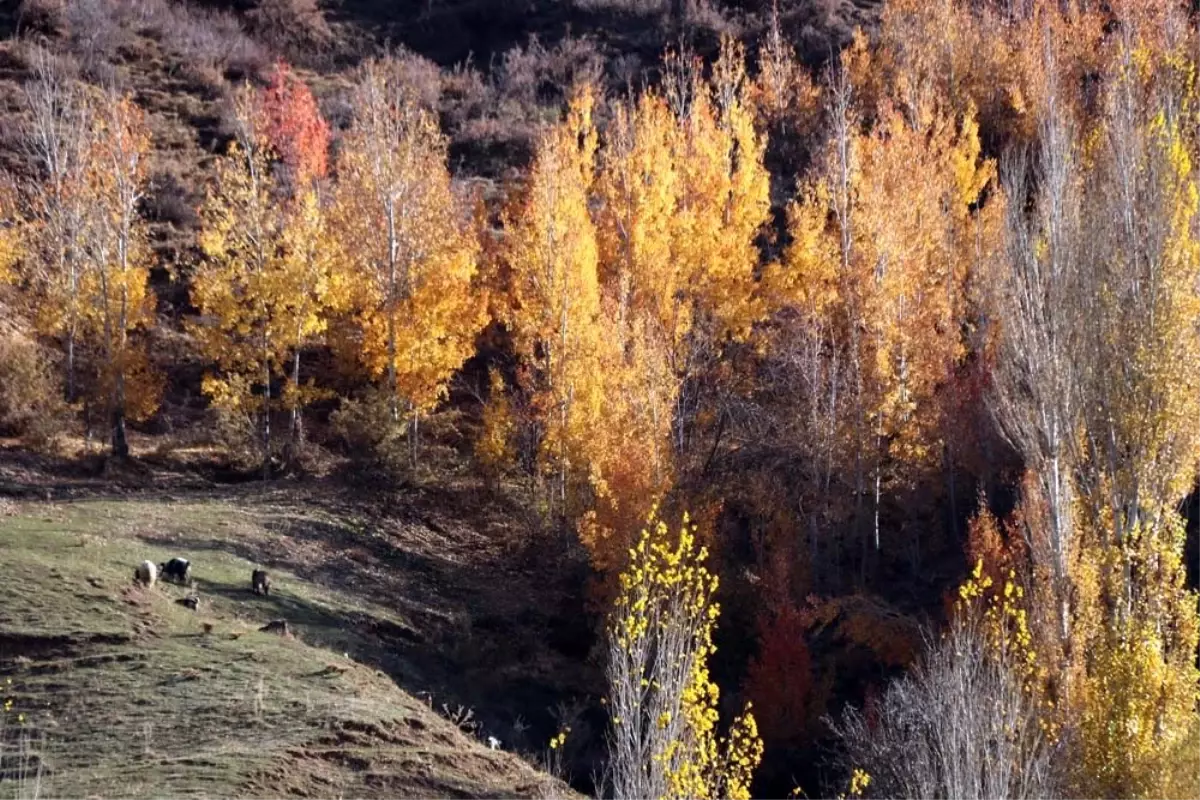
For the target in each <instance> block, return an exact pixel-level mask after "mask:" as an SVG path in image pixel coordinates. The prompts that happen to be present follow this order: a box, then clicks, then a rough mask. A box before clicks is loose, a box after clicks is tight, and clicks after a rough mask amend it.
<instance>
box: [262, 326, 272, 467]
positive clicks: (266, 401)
mask: <svg viewBox="0 0 1200 800" xmlns="http://www.w3.org/2000/svg"><path fill="white" fill-rule="evenodd" d="M263 349H264V350H265V349H266V347H265V344H264V347H263ZM262 433H263V464H262V479H263V480H264V481H265V480H267V479H269V478H270V477H271V362H270V360H269V359H267V358H266V356H265V355H264V357H263V431H262Z"/></svg>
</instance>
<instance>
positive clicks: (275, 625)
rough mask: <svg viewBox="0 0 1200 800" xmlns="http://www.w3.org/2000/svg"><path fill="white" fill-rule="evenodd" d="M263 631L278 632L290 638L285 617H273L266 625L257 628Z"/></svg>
mask: <svg viewBox="0 0 1200 800" xmlns="http://www.w3.org/2000/svg"><path fill="white" fill-rule="evenodd" d="M259 630H260V631H262V632H263V633H278V634H279V635H280V636H282V637H284V638H291V635H292V632H291V631H290V630H289V629H288V624H287V620H286V619H273V620H271V621H270V622H268V623H267V624H266V625H263V626H262V627H261V628H259Z"/></svg>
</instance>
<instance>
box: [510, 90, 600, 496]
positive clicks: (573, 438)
mask: <svg viewBox="0 0 1200 800" xmlns="http://www.w3.org/2000/svg"><path fill="white" fill-rule="evenodd" d="M593 103H594V99H593V96H592V90H591V88H590V87H587V86H583V87H580V88H579V89H578V90H577V91H576V93H575V95H574V96H573V98H572V99H571V102H570V106H569V109H568V111H567V116H566V119H565V120H564V121H562V122H561V123H559V124H558V125H557V126H555V127H554V128H553V129H551V130H550V131H548V132H547V133H546V134H545V135H544V137H543V138H542V141H541V143H540V144H539V147H538V152H537V157H536V159H535V160H534V164H533V167H532V170H531V173H530V177H529V183H528V187H527V189H526V192H525V195H524V197H523V198H522V199H521V201H520V202H519V204H517V205H516V206H515V207H514V209H513V210H511V211H510V212H509V213H508V214H507V215H506V216H505V220H504V229H505V232H506V247H505V261H506V263H507V264H508V267H509V269H510V270H511V272H512V278H511V281H512V298H511V300H512V306H511V310H510V311H509V313H508V316H507V318H506V319H505V322H506V324H507V325H508V326H509V328H510V330H511V331H512V333H513V338H514V342H515V345H516V349H517V352H518V354H519V356H520V357H521V358H522V359H523V361H524V362H525V363H527V364H529V365H531V366H532V368H533V372H532V374H531V375H530V381H531V385H530V386H529V387H528V389H529V391H530V394H531V395H532V397H533V405H534V408H535V413H536V415H537V418H538V420H539V422H540V424H541V426H542V437H541V443H540V445H539V449H538V463H539V466H540V467H541V469H542V470H543V471H545V472H546V473H547V474H551V475H554V476H555V478H554V481H555V485H554V499H555V500H556V501H557V502H558V504H559V509H560V513H562V514H563V515H566V514H568V513H570V511H571V510H573V509H574V508H575V507H576V501H577V497H576V489H577V488H578V487H579V486H581V485H583V483H584V482H585V481H586V480H587V476H588V472H587V470H588V459H587V455H586V454H587V452H588V446H589V440H590V439H591V437H593V436H594V435H595V431H596V429H597V428H598V427H601V426H602V425H603V414H604V399H605V398H604V393H603V384H602V380H603V371H602V367H603V363H604V360H603V358H602V348H603V346H604V340H605V337H606V336H607V332H606V331H605V329H604V327H603V326H602V324H601V307H600V283H599V275H598V255H597V245H596V233H595V228H594V227H593V224H592V220H591V217H590V215H589V213H588V190H589V189H590V187H591V184H592V181H593V169H594V155H595V150H596V133H595V129H594V128H593V127H592V107H593Z"/></svg>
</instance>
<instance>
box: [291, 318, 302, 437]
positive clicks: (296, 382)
mask: <svg viewBox="0 0 1200 800" xmlns="http://www.w3.org/2000/svg"><path fill="white" fill-rule="evenodd" d="M297 341H299V339H297ZM292 386H294V387H295V390H296V392H297V394H296V399H295V400H294V401H293V403H292V452H293V453H294V454H296V455H299V453H300V449H301V448H302V447H303V446H304V415H303V414H302V413H301V411H300V408H301V406H300V395H299V392H300V348H299V346H297V348H296V352H295V354H294V355H293V356H292Z"/></svg>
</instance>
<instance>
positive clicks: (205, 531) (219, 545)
mask: <svg viewBox="0 0 1200 800" xmlns="http://www.w3.org/2000/svg"><path fill="white" fill-rule="evenodd" d="M5 508H7V509H8V512H7V515H4V516H0V574H2V575H3V581H0V679H5V678H11V679H12V684H11V686H10V687H8V692H7V695H8V696H10V697H11V698H12V699H13V700H14V707H13V710H12V711H11V712H10V714H9V715H8V716H9V723H10V725H9V731H10V733H11V732H12V730H13V725H14V724H15V720H14V719H13V716H14V715H15V714H17V713H18V712H23V713H25V714H26V715H27V721H26V725H27V726H30V728H31V729H32V730H35V731H37V732H39V733H40V734H44V736H45V747H44V749H45V752H46V756H45V760H46V765H47V767H48V768H49V774H48V775H47V777H46V779H45V785H44V787H43V792H42V794H43V795H49V796H72V797H82V796H113V795H117V796H129V797H138V796H164V795H169V796H263V795H267V796H282V795H285V794H297V795H301V796H303V795H319V796H355V797H369V796H405V795H422V796H479V795H487V796H538V795H545V794H558V793H561V792H565V791H566V790H565V789H564V787H562V785H561V784H557V783H555V782H553V781H551V780H550V779H548V778H546V777H545V776H543V775H541V774H539V773H537V772H536V771H535V770H533V769H532V768H530V767H528V766H527V765H526V764H525V763H524V762H522V761H520V760H519V759H517V758H516V757H515V756H512V755H510V754H507V753H504V752H492V751H489V750H487V749H486V748H485V747H483V746H482V745H481V744H479V743H478V742H477V741H476V740H474V739H472V738H471V737H468V736H466V735H464V734H463V733H461V732H460V731H459V730H458V729H457V728H456V727H454V726H453V725H451V724H450V723H449V722H447V721H445V720H444V719H442V718H441V717H440V716H439V715H438V714H436V713H434V712H433V711H431V710H430V708H429V706H428V705H427V704H426V703H425V702H422V701H421V700H418V699H416V698H415V697H413V696H412V695H410V694H408V693H406V692H404V691H401V690H400V689H398V688H397V687H396V684H395V683H394V682H393V680H392V679H390V678H389V677H386V676H385V675H384V673H383V672H380V671H377V670H375V669H373V668H371V667H368V666H365V665H363V664H360V663H356V662H355V661H354V660H351V659H350V658H347V657H346V655H344V653H351V654H354V655H356V656H362V655H366V656H374V657H372V658H369V659H365V660H371V661H374V662H375V663H381V660H380V657H382V656H383V655H385V651H388V650H391V649H392V648H391V647H390V646H389V643H390V642H393V641H403V642H410V643H412V642H417V641H420V640H421V638H422V634H421V633H420V632H419V631H417V630H415V629H414V628H413V627H412V624H411V622H410V619H408V618H406V615H405V614H403V613H400V612H397V611H394V610H391V609H389V608H386V607H383V606H381V605H376V604H374V603H371V602H366V601H363V600H362V599H359V598H356V597H355V595H354V594H353V593H352V592H350V591H342V590H338V589H334V588H325V587H322V586H321V585H319V584H317V583H315V582H310V581H307V580H305V579H303V578H301V577H298V576H297V575H295V574H292V573H289V572H287V571H281V570H279V569H276V568H273V569H272V573H273V579H274V591H273V593H272V596H271V597H270V598H269V599H268V598H258V597H255V596H254V595H253V594H252V593H251V592H250V591H249V575H250V571H251V569H252V568H253V566H254V564H253V563H252V562H251V561H247V560H245V559H244V558H242V557H240V556H239V555H236V554H235V553H236V552H238V550H239V549H240V548H239V542H238V541H237V539H238V537H239V535H244V537H245V541H244V543H243V544H242V546H241V549H244V548H252V547H253V546H254V545H253V542H254V541H255V540H256V536H255V533H256V532H257V533H258V534H261V533H262V532H263V531H264V529H263V527H262V526H263V525H264V523H267V522H268V521H269V520H270V521H274V522H276V523H282V522H283V521H284V520H283V518H282V517H281V514H280V512H281V510H280V509H274V510H273V511H271V510H268V509H263V508H250V509H247V508H244V507H240V506H239V505H238V504H237V503H231V502H228V501H225V500H221V499H215V498H214V499H194V500H188V501H174V502H172V501H170V500H154V501H151V500H99V499H97V500H83V501H78V502H71V503H66V504H55V505H51V504H45V503H23V504H19V505H13V504H11V503H7V504H6V506H5ZM0 514H4V511H3V509H0ZM309 522H311V523H312V524H313V525H314V526H316V527H317V528H318V529H319V526H320V525H321V524H326V525H328V524H330V522H329V521H328V520H325V521H324V522H322V521H321V520H318V519H312V520H309ZM363 535H364V536H367V535H368V534H366V533H365V532H364V533H363ZM176 538H185V539H188V540H190V541H193V542H197V543H200V544H199V547H193V548H192V549H191V550H181V549H180V547H179V546H172V544H173V540H175V539H176ZM285 543H286V544H285ZM279 545H280V546H281V547H286V548H287V549H288V550H289V553H287V554H286V556H287V557H286V558H284V559H282V560H287V559H288V558H291V559H294V560H295V561H296V563H298V564H299V563H302V562H305V561H306V559H305V558H304V554H303V553H302V552H299V551H298V549H295V550H294V549H293V548H299V547H301V546H302V545H301V544H300V543H299V542H298V541H296V540H290V539H288V538H287V537H281V538H280V540H279ZM313 546H314V547H318V546H319V544H314V545H313ZM199 548H203V549H199ZM180 552H184V553H186V555H188V556H190V557H191V558H192V559H193V562H194V565H195V566H194V569H195V571H196V576H197V584H198V585H197V589H198V592H199V594H200V596H201V597H202V599H203V605H202V607H201V610H200V612H199V613H195V612H192V611H189V610H187V609H186V608H184V607H182V606H180V605H177V604H176V603H175V602H174V601H175V600H176V599H177V598H179V597H182V596H183V595H184V593H185V592H184V590H183V589H182V588H180V587H176V586H163V585H160V586H159V587H157V588H155V589H153V590H141V589H137V588H134V587H132V585H131V580H130V578H131V574H132V569H133V565H135V564H136V563H138V562H139V561H140V560H142V559H144V558H150V559H152V560H154V561H160V560H164V559H166V558H168V557H170V556H171V555H175V554H177V553H180ZM282 555H285V554H283V553H281V556H282ZM379 599H380V600H384V599H389V600H390V599H393V598H382V597H381V598H379ZM389 605H395V604H394V603H389ZM414 611H415V612H417V613H416V614H415V616H419V612H420V611H421V609H419V608H414ZM278 617H283V618H287V619H288V620H289V622H290V623H291V624H292V625H293V627H294V629H295V630H296V632H297V638H295V639H283V638H281V637H279V636H277V635H274V634H267V633H261V632H258V630H257V628H258V627H259V626H260V625H262V624H263V623H264V622H265V621H266V620H269V619H273V618H278ZM204 622H208V623H211V624H212V626H213V628H212V631H211V633H209V634H205V633H204V631H203V623H204ZM364 623H365V624H364ZM393 658H398V656H396V654H393ZM402 660H403V659H400V661H402ZM385 668H387V669H388V671H389V672H391V673H393V674H395V672H396V671H398V670H402V669H403V668H404V665H403V664H402V663H399V661H396V662H394V663H389V664H386V667H385ZM0 685H2V684H0ZM2 786H3V784H2V783H0V787H2Z"/></svg>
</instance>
